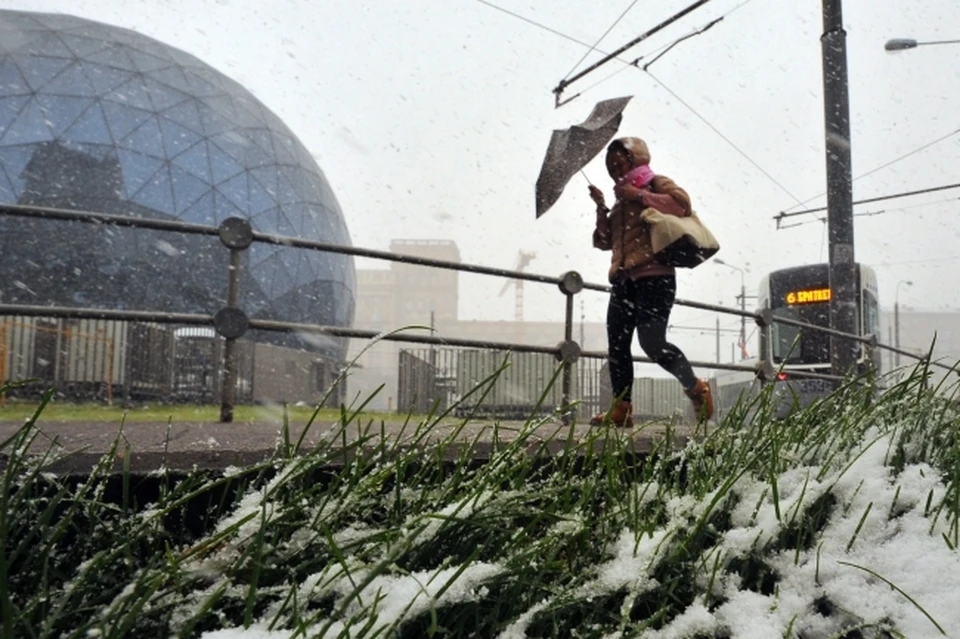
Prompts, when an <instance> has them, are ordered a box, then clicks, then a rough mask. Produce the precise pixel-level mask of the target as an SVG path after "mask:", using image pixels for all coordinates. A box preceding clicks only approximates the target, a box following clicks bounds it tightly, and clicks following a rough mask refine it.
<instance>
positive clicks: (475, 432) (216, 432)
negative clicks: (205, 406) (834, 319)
mask: <svg viewBox="0 0 960 639" xmlns="http://www.w3.org/2000/svg"><path fill="white" fill-rule="evenodd" d="M381 424H382V430H381ZM20 427H21V424H20V423H12V422H0V441H6V440H7V439H8V438H9V437H11V436H12V435H14V434H15V433H16V432H17V430H18V429H19V428H20ZM304 428H305V423H303V422H300V423H291V425H290V440H291V441H293V442H296V441H297V440H298V439H299V438H300V436H301V435H303V441H304V446H305V447H306V448H311V447H313V446H317V445H318V444H324V443H326V445H328V446H331V447H332V449H333V450H336V451H337V454H341V453H343V452H344V444H346V454H348V455H349V454H353V453H354V452H355V451H356V450H357V443H358V442H360V443H361V444H362V448H363V449H366V450H372V449H376V448H377V447H379V445H380V441H381V433H382V434H383V438H384V441H385V444H386V445H387V446H388V447H389V446H394V445H398V446H399V447H411V446H417V447H420V448H429V447H430V446H431V445H434V446H435V445H436V444H437V443H438V442H440V443H443V442H445V443H447V444H448V445H447V446H446V447H445V448H444V454H445V456H446V458H447V459H451V460H452V459H455V458H457V457H458V456H460V455H461V454H463V453H464V451H465V448H470V449H472V452H471V455H472V456H473V458H474V459H477V460H485V459H489V458H490V455H491V454H492V453H493V452H494V451H495V450H497V448H498V447H502V446H506V445H510V444H511V443H512V442H516V440H517V437H518V436H519V435H520V433H521V432H522V430H523V428H524V424H523V423H522V422H500V423H496V424H495V423H493V422H489V421H482V422H468V423H466V424H465V425H464V424H463V422H462V421H460V420H450V421H449V423H441V424H437V425H435V426H433V427H432V428H430V429H420V431H419V432H417V430H418V429H417V424H408V425H406V426H404V424H403V423H401V422H390V423H383V422H377V423H373V422H372V421H371V422H369V423H367V424H366V427H363V426H361V424H360V423H359V422H358V423H354V424H350V425H349V426H348V427H346V428H343V427H341V426H340V425H339V424H337V423H331V422H326V423H314V424H313V425H312V426H311V427H310V429H309V430H307V432H306V434H304ZM668 431H669V432H670V434H671V435H672V436H673V437H675V439H676V442H677V445H683V444H684V443H685V442H686V441H687V439H688V437H690V435H691V434H692V431H691V428H690V427H687V426H672V427H671V426H668V425H666V424H662V423H651V424H647V425H638V426H637V427H635V428H633V429H632V430H629V431H624V430H619V429H609V430H605V429H599V428H596V427H594V428H591V427H590V426H574V427H572V431H571V427H570V426H563V425H561V424H558V423H543V424H540V425H538V426H537V427H536V428H534V429H533V430H532V432H529V433H528V437H527V438H526V439H525V440H524V444H523V445H524V446H525V448H526V449H527V450H528V451H529V452H531V453H535V452H538V451H545V452H547V453H555V452H557V451H559V450H562V449H563V448H564V447H565V446H567V445H569V444H568V442H569V441H573V442H575V444H576V445H579V446H586V445H591V444H592V445H593V446H594V447H599V446H602V445H603V440H604V433H610V434H611V435H612V436H615V437H629V438H630V439H632V442H633V447H634V450H636V451H637V452H639V453H643V452H648V451H649V450H651V448H652V447H653V446H654V445H656V444H657V442H660V441H662V440H663V438H664V437H665V436H666V433H667V432H668ZM33 434H34V435H36V436H35V437H34V438H33V441H32V444H31V446H30V450H31V451H33V452H36V453H42V452H44V451H47V450H50V449H51V447H53V448H54V449H55V450H57V451H59V452H63V453H70V455H69V456H67V457H66V458H64V459H62V460H61V461H59V462H57V463H56V464H55V465H54V466H53V467H52V468H51V470H52V471H53V472H60V473H82V474H85V473H87V472H89V470H90V468H91V467H92V466H93V465H94V464H95V463H97V461H99V460H100V459H101V458H102V456H103V455H104V454H105V453H107V452H109V451H110V450H111V448H112V447H113V445H114V442H115V441H116V440H117V436H118V434H120V426H119V424H115V423H110V422H53V421H43V420H42V419H41V420H40V421H38V422H37V426H36V431H35V432H34V433H33ZM571 438H572V439H571ZM120 442H121V443H120V446H119V447H118V453H119V454H118V455H117V459H116V462H115V465H114V467H115V468H116V469H118V470H119V469H120V468H122V465H123V457H124V456H126V455H127V454H129V456H130V459H129V464H130V468H131V470H132V471H134V472H137V473H147V472H150V471H154V470H157V469H159V468H161V467H166V468H168V469H170V470H180V471H186V470H191V469H201V470H223V469H225V468H227V467H229V466H243V465H248V464H252V463H256V462H259V461H262V460H264V459H268V458H270V456H271V455H273V454H274V452H275V450H276V448H277V445H278V443H282V442H283V439H282V437H281V433H280V425H279V424H277V423H269V422H254V423H241V422H236V423H232V424H223V423H220V422H173V423H171V424H169V425H168V424H167V422H128V423H127V424H125V425H124V427H123V432H122V439H121V440H120ZM127 448H129V453H127V452H126V449H127ZM0 454H2V455H3V457H4V458H5V457H6V451H0Z"/></svg>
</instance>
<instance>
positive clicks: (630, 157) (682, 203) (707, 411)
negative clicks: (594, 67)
mask: <svg viewBox="0 0 960 639" xmlns="http://www.w3.org/2000/svg"><path fill="white" fill-rule="evenodd" d="M606 162H607V172H609V174H610V177H611V178H613V180H614V182H615V186H614V189H613V190H614V194H615V196H616V202H615V203H614V205H613V208H608V207H607V206H606V204H605V202H604V197H603V192H602V191H601V190H600V189H598V188H597V187H595V186H593V185H590V197H591V198H592V199H593V201H594V202H595V203H596V205H597V224H596V228H595V229H594V232H593V245H594V246H595V247H596V248H598V249H600V250H604V251H611V257H610V271H609V279H610V283H611V285H612V290H611V292H610V301H609V304H608V306H607V342H608V352H609V360H608V361H609V367H610V382H611V386H612V388H613V398H614V400H613V405H612V406H611V408H610V410H609V411H607V412H605V413H601V414H599V415H597V416H596V417H594V418H593V419H591V420H590V423H591V424H593V425H599V424H613V425H615V426H622V427H625V428H629V427H631V426H633V406H632V404H631V401H630V398H631V391H632V388H633V354H632V352H631V348H630V347H631V343H632V342H633V333H634V331H636V333H637V338H638V341H639V342H640V348H642V349H643V352H644V353H646V355H647V357H649V358H650V359H651V360H653V361H654V362H656V363H657V364H659V365H660V366H661V367H662V368H663V369H664V370H666V371H667V372H669V373H670V374H671V375H673V376H674V377H676V378H677V379H678V380H679V381H680V383H681V384H682V385H683V388H684V391H685V392H686V394H687V397H689V398H690V400H691V401H692V402H693V407H694V410H695V411H696V414H697V417H698V419H699V420H707V419H710V418H711V417H712V416H713V398H712V396H711V393H710V386H709V385H708V384H707V382H706V381H704V380H702V379H698V378H697V377H696V375H695V374H694V372H693V368H691V366H690V362H688V361H687V358H686V356H685V355H684V354H683V351H681V350H680V349H679V348H677V347H676V346H674V345H673V344H671V343H670V342H668V341H667V324H668V321H669V319H670V310H671V309H672V308H673V303H674V300H675V298H676V293H677V278H676V273H675V271H674V269H673V267H671V266H664V265H663V264H660V263H659V262H657V261H656V260H655V258H654V254H653V247H652V244H651V241H650V231H649V225H648V224H647V223H646V222H645V221H644V220H643V219H642V218H641V215H640V214H641V213H642V212H643V211H644V210H645V209H648V208H653V209H657V210H658V211H660V212H661V213H663V214H666V215H676V216H679V217H684V216H687V215H690V213H691V211H692V206H691V204H690V196H689V195H688V194H687V192H686V191H684V190H683V189H682V188H680V187H679V186H677V184H676V183H675V182H674V181H673V180H671V179H670V178H668V177H666V176H663V175H656V174H654V173H653V171H652V170H651V169H650V151H649V150H648V148H647V145H646V143H645V142H644V141H643V140H641V139H640V138H632V137H626V138H619V139H617V140H614V141H613V142H611V143H610V145H609V146H608V147H607V157H606Z"/></svg>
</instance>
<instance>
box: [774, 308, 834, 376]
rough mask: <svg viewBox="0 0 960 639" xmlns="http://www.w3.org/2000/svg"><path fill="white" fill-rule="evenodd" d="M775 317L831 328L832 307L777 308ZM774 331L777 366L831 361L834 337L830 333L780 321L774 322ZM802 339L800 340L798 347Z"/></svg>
mask: <svg viewBox="0 0 960 639" xmlns="http://www.w3.org/2000/svg"><path fill="white" fill-rule="evenodd" d="M773 314H774V316H775V317H784V318H788V319H794V320H800V321H803V322H807V323H810V324H813V325H815V326H823V327H829V326H830V305H829V304H806V305H804V306H787V307H781V308H775V309H774V310H773ZM770 332H771V338H772V340H773V344H772V346H773V361H774V362H775V363H778V364H779V363H782V362H786V363H788V364H826V363H829V362H830V338H829V336H828V335H827V334H826V333H823V332H822V331H815V330H810V329H803V328H800V327H798V326H791V325H788V324H783V323H780V322H774V323H773V326H772V327H771V331H770ZM798 338H799V341H798V342H796V344H795V343H794V342H795V341H796V340H797V339H798Z"/></svg>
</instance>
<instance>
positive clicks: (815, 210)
mask: <svg viewBox="0 0 960 639" xmlns="http://www.w3.org/2000/svg"><path fill="white" fill-rule="evenodd" d="M956 188H960V182H957V183H954V184H944V185H943V186H932V187H929V188H925V189H914V190H913V191H900V192H899V193H891V194H889V195H879V196H877V197H870V198H866V199H863V200H856V201H855V202H854V203H853V204H854V206H856V205H858V204H872V203H873V202H883V201H886V200H896V199H898V198H902V197H910V196H913V195H924V194H926V193H936V192H938V191H948V190H950V189H956ZM826 210H827V207H826V206H818V207H817V208H813V209H804V210H803V211H792V212H789V213H788V212H786V211H780V213H778V214H777V215H775V216H774V219H775V220H777V224H778V225H779V223H780V220H782V219H784V218H788V217H794V216H797V215H804V214H808V213H820V212H822V211H826ZM793 226H796V225H793ZM787 228H789V227H787Z"/></svg>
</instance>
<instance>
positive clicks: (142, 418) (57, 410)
mask: <svg viewBox="0 0 960 639" xmlns="http://www.w3.org/2000/svg"><path fill="white" fill-rule="evenodd" d="M39 406H40V404H38V403H36V402H22V401H17V400H11V399H8V400H7V402H6V406H0V422H23V421H24V420H25V419H29V418H30V417H31V416H32V415H34V413H36V411H37V409H38V408H39ZM283 410H284V407H283V406H250V405H238V406H235V407H234V410H233V415H234V421H237V422H257V421H277V419H278V418H279V417H280V416H282V414H283ZM286 410H287V413H288V415H289V418H290V419H291V420H293V421H295V422H305V421H306V420H308V419H311V418H313V416H314V412H315V411H316V407H315V406H287V407H286ZM365 414H366V416H367V417H368V418H371V419H376V420H379V419H384V420H388V421H396V420H397V419H403V418H404V417H403V416H400V417H398V416H397V415H396V413H379V412H376V411H370V412H366V413H365ZM339 417H340V411H339V410H337V409H334V408H323V409H321V410H320V412H319V413H317V415H316V420H317V421H320V422H325V421H335V420H337V419H339ZM414 418H418V419H422V418H423V416H419V417H418V416H414ZM219 419H220V407H219V406H209V405H194V404H187V405H181V404H143V405H138V406H133V407H123V406H106V405H105V404H97V403H84V404H74V403H69V402H50V403H48V404H47V405H46V406H45V407H44V409H43V413H42V421H47V422H111V423H114V424H118V423H120V421H121V420H124V421H127V422H166V421H168V420H172V421H174V422H215V421H218V420H219Z"/></svg>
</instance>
